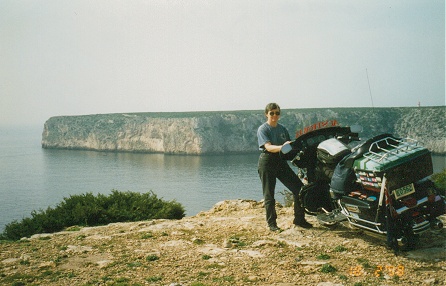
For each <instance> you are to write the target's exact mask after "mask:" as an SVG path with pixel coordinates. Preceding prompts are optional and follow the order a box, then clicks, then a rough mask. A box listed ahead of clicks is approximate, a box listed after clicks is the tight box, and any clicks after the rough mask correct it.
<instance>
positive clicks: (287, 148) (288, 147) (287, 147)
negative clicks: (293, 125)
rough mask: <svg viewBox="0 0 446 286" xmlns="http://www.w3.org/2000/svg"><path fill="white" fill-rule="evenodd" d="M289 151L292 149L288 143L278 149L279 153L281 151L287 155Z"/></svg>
mask: <svg viewBox="0 0 446 286" xmlns="http://www.w3.org/2000/svg"><path fill="white" fill-rule="evenodd" d="M291 150H293V147H291V144H290V143H285V144H283V146H282V149H280V151H282V153H283V154H287V153H289V152H290V151H291Z"/></svg>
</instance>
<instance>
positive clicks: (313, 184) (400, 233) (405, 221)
mask: <svg viewBox="0 0 446 286" xmlns="http://www.w3.org/2000/svg"><path fill="white" fill-rule="evenodd" d="M319 127H320V128H319ZM361 129H362V128H358V127H357V126H352V127H341V126H337V125H336V124H327V122H325V123H324V124H315V125H313V126H310V127H309V128H306V129H305V132H302V131H301V132H298V133H297V134H296V136H297V138H296V139H295V140H293V141H292V142H291V143H289V144H286V145H285V146H284V147H283V148H282V150H281V152H280V154H281V156H282V158H283V159H285V160H289V161H291V163H292V164H293V165H294V166H296V167H298V171H297V174H298V177H299V179H300V180H301V181H302V183H303V184H304V185H303V187H302V189H301V192H300V201H301V203H302V205H303V207H304V209H305V212H306V213H307V214H309V215H314V216H316V217H317V220H318V221H319V223H320V224H322V225H324V226H328V227H331V226H334V225H337V224H338V223H341V222H345V221H346V222H348V224H350V225H351V226H353V227H356V228H359V229H363V230H366V231H371V232H374V233H378V234H380V235H383V236H386V238H387V245H388V246H389V247H390V248H392V249H393V250H395V251H397V250H398V249H399V247H400V245H402V246H403V247H404V248H405V249H412V248H414V247H416V245H417V243H418V241H419V237H420V234H421V233H423V232H425V231H428V230H430V229H442V228H443V223H442V222H441V220H440V219H438V217H439V216H441V215H443V214H445V213H446V210H445V198H444V195H442V194H440V192H439V191H438V190H437V189H436V187H435V185H434V184H433V182H432V181H430V180H429V176H430V175H432V174H433V165H432V157H431V153H430V151H429V150H428V149H427V148H425V147H423V146H421V145H420V144H419V142H417V141H415V140H412V139H409V138H398V137H396V136H393V135H391V134H380V135H378V136H375V137H373V138H370V139H368V140H366V141H364V142H362V143H361V142H360V141H361V140H360V138H359V132H361V131H362V130H361Z"/></svg>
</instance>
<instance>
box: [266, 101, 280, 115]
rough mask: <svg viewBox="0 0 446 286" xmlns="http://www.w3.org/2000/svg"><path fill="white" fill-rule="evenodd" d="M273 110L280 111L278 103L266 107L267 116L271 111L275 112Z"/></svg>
mask: <svg viewBox="0 0 446 286" xmlns="http://www.w3.org/2000/svg"><path fill="white" fill-rule="evenodd" d="M273 109H279V111H280V106H279V105H278V104H277V103H274V102H271V103H268V104H267V105H266V107H265V114H266V113H268V112H269V111H270V110H273Z"/></svg>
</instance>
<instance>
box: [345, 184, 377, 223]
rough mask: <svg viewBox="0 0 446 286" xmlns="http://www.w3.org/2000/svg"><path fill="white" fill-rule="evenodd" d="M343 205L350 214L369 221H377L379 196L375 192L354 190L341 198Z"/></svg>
mask: <svg viewBox="0 0 446 286" xmlns="http://www.w3.org/2000/svg"><path fill="white" fill-rule="evenodd" d="M341 204H342V206H343V207H344V208H345V209H346V210H348V211H349V213H350V216H352V217H354V218H359V219H363V220H368V221H375V218H376V210H377V206H378V196H375V195H374V193H367V192H360V191H354V192H351V193H350V194H349V195H346V196H343V197H342V199H341Z"/></svg>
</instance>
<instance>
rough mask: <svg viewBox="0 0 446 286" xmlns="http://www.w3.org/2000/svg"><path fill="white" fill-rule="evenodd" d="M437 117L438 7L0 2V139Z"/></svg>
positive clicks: (441, 93) (336, 1)
mask: <svg viewBox="0 0 446 286" xmlns="http://www.w3.org/2000/svg"><path fill="white" fill-rule="evenodd" d="M269 102H277V103H278V104H279V105H280V106H281V107H282V109H294V108H325V107H327V108H329V107H400V106H417V105H418V104H420V105H421V106H438V105H445V1H444V0H429V1H426V0H386V1H382V0H374V1H370V0H311V1H310V0H305V1H304V0H274V1H271V0H268V1H264V0H255V1H254V0H246V1H243V0H224V1H221V0H207V1H205V0H141V1H140V0H127V1H124V0H120V1H117V0H93V1H92V0H30V1H25V0H0V126H13V125H42V126H43V124H44V123H45V121H46V120H47V119H49V118H50V117H52V116H60V115H85V114H102V113H126V112H182V111H232V110H263V109H264V107H265V106H266V104H267V103H269Z"/></svg>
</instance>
